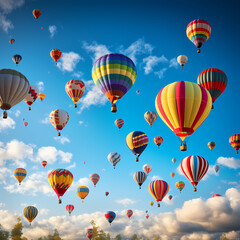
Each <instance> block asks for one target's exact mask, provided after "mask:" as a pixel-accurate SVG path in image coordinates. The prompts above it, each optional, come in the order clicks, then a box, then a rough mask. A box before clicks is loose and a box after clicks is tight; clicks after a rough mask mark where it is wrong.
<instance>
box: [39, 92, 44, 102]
mask: <svg viewBox="0 0 240 240" xmlns="http://www.w3.org/2000/svg"><path fill="white" fill-rule="evenodd" d="M45 97H46V95H45V94H44V93H39V94H38V98H39V99H40V100H41V102H42V101H43V100H44V98H45Z"/></svg>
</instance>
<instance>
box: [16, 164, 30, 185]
mask: <svg viewBox="0 0 240 240" xmlns="http://www.w3.org/2000/svg"><path fill="white" fill-rule="evenodd" d="M13 174H14V177H15V178H16V179H17V181H18V182H19V185H21V182H22V181H23V179H24V178H25V177H26V176H27V171H26V170H25V169H24V168H16V169H15V170H14V171H13Z"/></svg>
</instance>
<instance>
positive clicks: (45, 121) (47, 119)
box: [40, 116, 50, 124]
mask: <svg viewBox="0 0 240 240" xmlns="http://www.w3.org/2000/svg"><path fill="white" fill-rule="evenodd" d="M40 122H41V123H42V124H49V123H50V120H49V116H47V117H45V118H44V119H42V120H41V121H40Z"/></svg>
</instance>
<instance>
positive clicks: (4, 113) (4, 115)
mask: <svg viewBox="0 0 240 240" xmlns="http://www.w3.org/2000/svg"><path fill="white" fill-rule="evenodd" d="M3 119H7V112H6V111H4V112H3Z"/></svg>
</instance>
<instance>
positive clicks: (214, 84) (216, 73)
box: [197, 68, 228, 108]
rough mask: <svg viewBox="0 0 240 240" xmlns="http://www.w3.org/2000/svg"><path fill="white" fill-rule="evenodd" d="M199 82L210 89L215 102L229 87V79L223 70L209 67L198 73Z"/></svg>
mask: <svg viewBox="0 0 240 240" xmlns="http://www.w3.org/2000/svg"><path fill="white" fill-rule="evenodd" d="M197 83H198V84H199V85H201V86H202V87H204V88H205V89H207V90H208V91H209V93H210V95H211V97H212V102H213V103H214V102H215V101H216V99H217V98H218V97H219V96H220V95H221V94H222V93H223V92H224V90H225V88H226V87H227V83H228V79H227V76H226V74H225V73H224V72H223V71H222V70H219V69H217V68H209V69H206V70H204V71H202V72H201V73H200V74H199V75H198V78H197ZM212 108H213V105H212Z"/></svg>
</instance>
